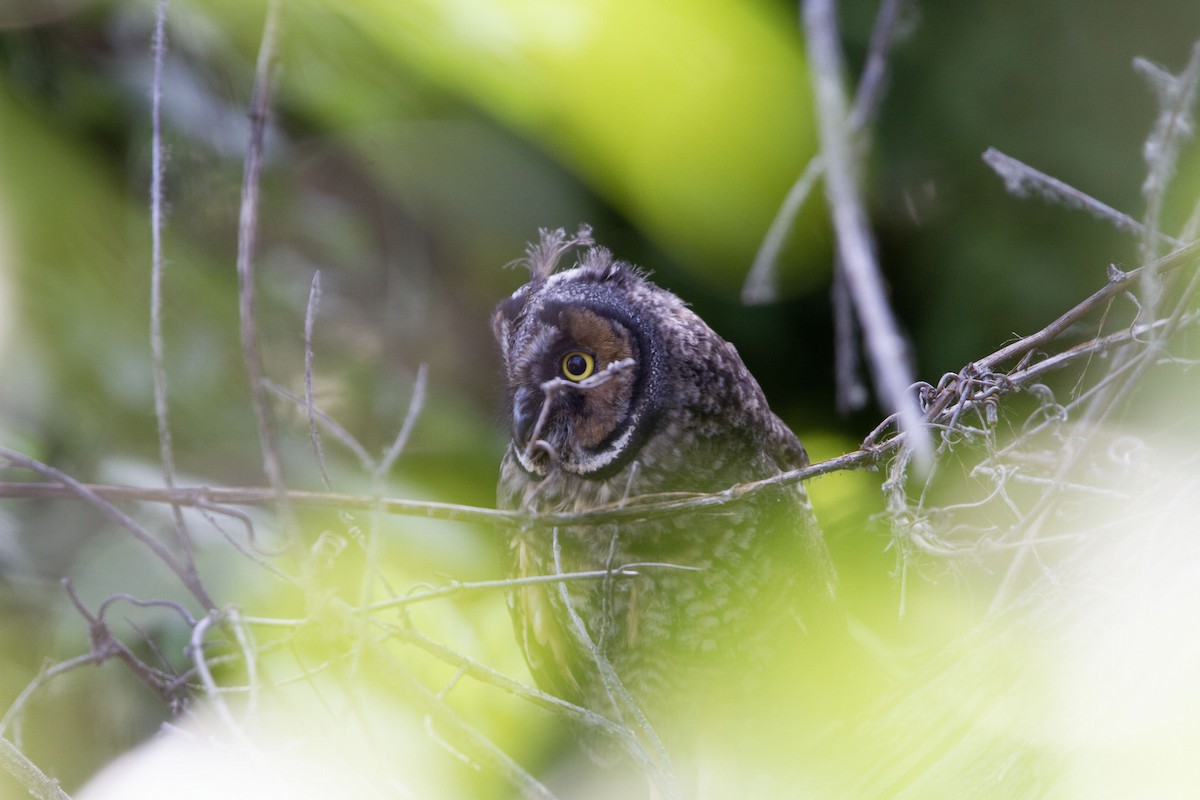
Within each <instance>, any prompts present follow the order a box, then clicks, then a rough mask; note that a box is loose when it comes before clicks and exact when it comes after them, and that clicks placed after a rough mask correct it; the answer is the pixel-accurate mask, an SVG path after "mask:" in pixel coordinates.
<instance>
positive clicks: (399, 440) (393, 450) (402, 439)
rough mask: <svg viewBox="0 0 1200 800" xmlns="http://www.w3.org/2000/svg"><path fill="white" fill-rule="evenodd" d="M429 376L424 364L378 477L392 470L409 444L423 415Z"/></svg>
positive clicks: (426, 365)
mask: <svg viewBox="0 0 1200 800" xmlns="http://www.w3.org/2000/svg"><path fill="white" fill-rule="evenodd" d="M428 378H429V365H428V364H422V365H421V366H420V367H418V368H417V379H416V380H415V381H414V382H413V393H412V399H411V400H409V401H408V412H407V413H406V414H405V415H404V424H403V425H401V426H400V432H399V433H398V434H396V439H395V441H393V442H392V446H391V447H389V448H388V451H387V453H386V454H384V456H383V460H382V461H380V462H379V466H378V467H376V468H375V478H376V479H380V478H383V477H384V476H385V475H387V474H388V472H390V471H391V469H392V465H393V464H394V463H395V462H396V459H397V458H399V457H400V453H401V452H403V451H404V446H405V445H406V444H408V437H409V436H410V435H411V434H412V430H413V426H415V425H416V424H417V417H419V416H420V415H421V408H422V407H423V406H424V405H425V384H426V382H427V380H428Z"/></svg>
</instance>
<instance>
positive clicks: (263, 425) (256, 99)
mask: <svg viewBox="0 0 1200 800" xmlns="http://www.w3.org/2000/svg"><path fill="white" fill-rule="evenodd" d="M278 21H279V2H278V0H270V2H269V3H268V4H267V17H266V20H265V22H264V24H263V35H262V42H261V43H260V44H259V49H258V62H257V64H256V66H255V71H254V92H253V96H252V99H251V103H250V142H249V145H248V147H247V149H246V163H245V168H244V172H243V175H242V200H241V208H240V211H239V215H238V253H237V274H238V316H239V320H240V323H241V339H242V360H243V361H244V363H245V368H246V377H247V379H248V381H249V383H250V402H251V405H252V406H253V408H254V420H255V423H256V425H257V427H258V439H259V444H260V446H261V448H262V456H263V471H264V472H265V473H266V476H267V483H268V484H270V486H271V488H272V489H273V490H274V492H275V496H276V499H277V501H278V504H279V507H280V510H281V512H282V515H283V522H284V526H285V528H286V530H287V532H288V535H289V536H294V535H295V531H296V526H295V520H294V519H293V517H292V512H291V509H290V508H289V506H288V498H287V487H286V484H285V483H284V478H283V465H282V463H281V461H280V458H279V450H278V448H277V447H276V444H275V435H274V433H273V432H272V428H271V415H270V411H269V409H268V406H267V388H266V386H265V385H264V383H263V368H262V353H261V351H260V349H259V344H258V331H257V328H256V326H255V321H254V283H255V279H254V256H255V244H256V239H257V235H258V204H259V183H260V178H261V175H262V162H263V140H264V138H265V136H266V128H267V114H268V112H269V109H270V102H271V67H272V64H273V62H274V60H275V38H276V35H277V29H278Z"/></svg>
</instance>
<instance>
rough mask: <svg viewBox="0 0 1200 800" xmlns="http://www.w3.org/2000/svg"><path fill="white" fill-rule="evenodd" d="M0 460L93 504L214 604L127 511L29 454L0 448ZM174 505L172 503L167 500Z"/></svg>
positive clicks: (194, 578) (191, 574)
mask: <svg viewBox="0 0 1200 800" xmlns="http://www.w3.org/2000/svg"><path fill="white" fill-rule="evenodd" d="M0 458H4V459H5V460H7V461H8V462H9V463H10V464H12V465H14V466H17V467H22V468H24V469H28V470H31V471H33V472H36V473H37V474H39V475H41V476H42V477H43V478H46V479H47V480H51V481H54V482H55V483H57V484H59V485H60V487H61V488H62V489H63V490H64V492H65V494H66V496H72V497H75V498H77V499H79V500H83V501H84V502H86V503H88V504H89V505H91V506H92V507H93V508H95V509H96V510H98V511H99V512H100V513H101V514H103V515H104V516H105V517H107V518H108V519H109V520H111V521H112V522H114V523H115V524H117V525H119V526H120V527H122V528H124V529H125V530H127V531H129V533H130V534H131V535H132V536H133V537H134V538H135V539H137V540H138V541H139V542H141V543H142V544H144V545H145V546H146V547H147V548H149V549H150V552H152V553H153V554H154V555H155V557H156V558H158V560H159V561H161V562H162V563H163V564H165V565H166V566H167V568H168V569H170V570H171V571H172V572H174V573H175V575H176V576H177V577H178V578H179V580H180V581H182V582H183V585H184V586H185V587H187V589H188V591H190V592H191V593H192V596H193V597H195V598H196V599H197V600H198V601H199V602H200V603H201V604H202V605H203V606H204V607H205V608H210V607H212V605H213V602H212V600H211V598H209V596H208V593H207V592H206V591H205V589H204V585H203V584H202V583H201V582H200V578H199V577H198V576H197V575H196V573H195V571H194V570H190V569H189V568H188V566H187V565H186V564H181V563H179V561H178V560H177V559H176V558H175V556H174V554H173V553H171V551H170V550H168V549H167V548H166V546H165V545H163V543H162V542H160V541H159V540H158V539H156V538H154V536H152V535H151V534H150V532H149V531H147V530H146V529H145V528H143V527H142V526H141V525H139V524H138V522H137V521H136V520H134V519H133V518H132V517H130V516H129V515H128V514H126V513H125V512H123V511H121V510H120V509H119V508H117V507H116V506H114V505H113V504H112V503H110V502H108V501H107V500H105V499H104V498H103V497H101V496H100V494H98V493H97V492H95V491H94V490H92V489H91V488H90V487H88V486H86V485H84V484H82V483H80V482H79V481H77V480H75V479H74V478H72V477H71V476H70V475H67V474H66V473H65V472H61V471H60V470H57V469H55V468H54V467H51V466H48V465H46V464H43V463H42V462H40V461H37V460H36V459H32V458H30V457H29V456H27V455H24V454H22V453H18V452H17V451H15V450H12V449H10V448H7V447H3V446H0ZM163 491H164V495H165V496H167V497H171V496H173V495H174V494H175V490H172V489H164V490H163ZM168 502H173V501H170V500H169V501H168ZM185 505H186V504H185Z"/></svg>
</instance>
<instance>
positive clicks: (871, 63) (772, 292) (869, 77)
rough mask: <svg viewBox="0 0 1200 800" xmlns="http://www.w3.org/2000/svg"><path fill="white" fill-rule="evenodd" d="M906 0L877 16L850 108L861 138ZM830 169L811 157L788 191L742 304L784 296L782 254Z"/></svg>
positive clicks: (883, 81)
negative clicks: (780, 284) (780, 270)
mask: <svg viewBox="0 0 1200 800" xmlns="http://www.w3.org/2000/svg"><path fill="white" fill-rule="evenodd" d="M903 5H904V0H883V2H882V3H880V6H879V13H878V14H876V16H875V27H874V29H873V30H872V33H871V44H870V49H869V51H868V53H867V60H866V63H865V64H864V66H863V71H862V75H861V77H860V78H859V82H858V89H857V91H856V92H855V96H854V105H853V107H852V108H851V109H850V115H849V118H848V120H847V127H848V130H849V133H850V135H851V136H852V137H853V138H854V140H855V141H856V142H861V141H862V140H863V138H864V137H865V135H866V132H867V130H868V129H869V128H870V126H871V124H872V123H873V122H874V120H875V117H876V115H877V114H878V112H879V106H880V104H881V103H882V101H883V95H884V89H885V88H886V87H887V65H888V56H889V55H890V54H891V49H892V45H893V44H894V43H895V41H896V38H897V37H896V33H897V30H898V29H899V20H900V13H901V11H902V8H903ZM824 172H825V160H824V158H823V157H822V155H821V153H817V154H815V155H814V156H813V157H812V158H810V159H809V160H808V163H807V164H806V165H805V167H804V169H803V170H802V171H801V173H800V177H798V178H797V179H796V182H795V183H793V184H792V188H791V189H789V190H788V193H787V196H786V197H785V198H784V200H783V204H782V205H781V206H780V207H779V211H777V212H776V214H775V218H774V219H772V220H771V226H770V227H769V228H768V229H767V235H766V236H765V237H763V242H762V244H761V245H760V246H759V248H758V252H757V253H756V254H755V256H754V263H753V265H752V266H751V267H750V272H749V274H747V276H746V282H745V284H743V286H742V302H743V303H745V304H746V305H755V304H758V303H770V302H773V301H774V300H775V299H777V298H778V296H779V287H778V275H777V270H776V267H777V265H778V263H779V254H780V252H781V251H782V250H783V245H784V243H785V242H786V241H787V235H788V232H789V231H790V230H791V228H792V225H794V224H795V222H796V217H797V216H799V214H800V209H801V208H803V207H804V202H805V201H806V200H807V199H808V197H809V196H810V195H811V194H812V191H813V189H814V188H815V187H816V185H817V181H819V180H820V179H821V177H822V175H823V174H824Z"/></svg>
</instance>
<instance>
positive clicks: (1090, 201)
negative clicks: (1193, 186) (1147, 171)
mask: <svg viewBox="0 0 1200 800" xmlns="http://www.w3.org/2000/svg"><path fill="white" fill-rule="evenodd" d="M983 163H985V164H987V165H988V166H989V167H991V168H992V171H993V172H995V173H996V174H997V175H998V176H999V177H1000V179H1001V180H1003V181H1004V188H1005V189H1007V190H1008V192H1009V193H1010V194H1012V195H1014V196H1016V197H1022V198H1024V197H1029V196H1030V195H1031V194H1037V195H1039V196H1040V197H1042V198H1043V199H1044V200H1047V201H1049V202H1052V203H1053V202H1058V203H1061V204H1062V205H1064V206H1066V207H1067V208H1075V209H1080V210H1082V211H1086V212H1087V213H1089V214H1091V215H1092V216H1093V217H1096V218H1097V219H1100V220H1103V221H1105V222H1107V223H1109V224H1111V225H1112V226H1113V227H1114V228H1116V229H1117V230H1119V231H1125V232H1127V233H1132V234H1135V235H1138V236H1144V235H1145V233H1146V226H1145V225H1143V224H1142V223H1140V222H1138V221H1137V220H1136V219H1134V218H1133V217H1131V216H1129V215H1128V214H1125V213H1123V212H1121V211H1117V210H1116V209H1115V208H1113V207H1112V206H1110V205H1108V204H1107V203H1104V202H1102V201H1100V200H1097V199H1096V198H1095V197H1092V196H1091V195H1090V194H1088V193H1087V192H1083V191H1080V190H1079V189H1076V188H1075V187H1074V186H1071V185H1070V184H1068V183H1064V182H1063V181H1060V180H1059V179H1058V178H1054V177H1051V176H1050V175H1047V174H1046V173H1044V172H1042V171H1040V170H1037V169H1034V168H1033V167H1031V166H1029V165H1028V164H1026V163H1025V162H1023V161H1019V160H1018V159H1015V158H1013V157H1012V156H1010V155H1006V154H1005V153H1002V152H1000V151H999V150H997V149H996V148H994V147H989V148H988V149H987V150H986V151H984V154H983ZM1158 236H1159V237H1160V238H1161V239H1162V240H1163V241H1165V242H1167V243H1168V244H1171V245H1173V246H1175V247H1179V246H1181V245H1182V244H1183V243H1182V242H1180V241H1178V240H1176V239H1173V238H1171V237H1170V236H1166V235H1164V234H1158Z"/></svg>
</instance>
